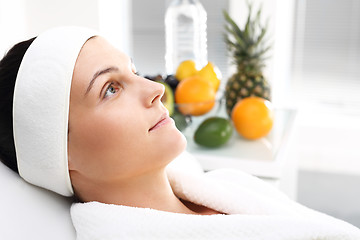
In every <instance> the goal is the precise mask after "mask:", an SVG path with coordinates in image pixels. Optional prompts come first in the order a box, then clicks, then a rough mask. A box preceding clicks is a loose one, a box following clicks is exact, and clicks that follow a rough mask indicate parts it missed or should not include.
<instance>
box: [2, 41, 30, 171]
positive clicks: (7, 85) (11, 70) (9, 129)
mask: <svg viewBox="0 0 360 240" xmlns="http://www.w3.org/2000/svg"><path fill="white" fill-rule="evenodd" d="M34 40H35V38H31V39H29V40H26V41H23V42H20V43H18V44H16V45H14V46H13V47H12V48H11V49H10V50H9V51H8V52H7V53H6V55H5V56H4V57H3V59H2V60H1V61H0V160H1V161H2V162H3V163H4V164H5V165H6V166H8V167H9V168H11V169H12V170H14V171H15V172H17V173H19V171H18V167H17V161H16V152H15V145H14V135H13V116H12V111H13V96H14V87H15V81H16V76H17V73H18V71H19V67H20V63H21V61H22V59H23V57H24V54H25V52H26V50H27V49H28V48H29V46H30V44H31V43H32V42H33V41H34Z"/></svg>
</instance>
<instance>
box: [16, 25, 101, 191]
mask: <svg viewBox="0 0 360 240" xmlns="http://www.w3.org/2000/svg"><path fill="white" fill-rule="evenodd" d="M94 35H96V33H95V32H94V31H93V30H90V29H86V28H80V27H58V28H53V29H50V30H48V31H46V32H44V33H42V34H40V35H39V36H38V37H37V38H36V39H35V40H34V42H33V43H32V44H31V45H30V47H29V49H28V50H27V51H26V53H25V55H24V58H23V60H22V62H21V65H20V68H19V72H18V75H17V78H16V85H15V91H14V103H13V119H14V120H13V126H14V140H15V148H16V155H17V162H18V168H19V173H20V176H21V177H22V178H24V179H25V180H26V181H28V182H30V183H32V184H34V185H37V186H40V187H43V188H46V189H49V190H52V191H54V192H57V193H59V194H61V195H64V196H71V195H72V194H73V189H72V186H71V182H70V177H69V171H68V161H67V133H68V114H69V97H70V86H71V80H72V75H73V69H74V66H75V62H76V59H77V57H78V54H79V52H80V50H81V48H82V46H83V44H84V43H85V42H86V41H87V40H88V39H89V38H90V37H92V36H94Z"/></svg>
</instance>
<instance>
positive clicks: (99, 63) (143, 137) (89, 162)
mask: <svg viewBox="0 0 360 240" xmlns="http://www.w3.org/2000/svg"><path fill="white" fill-rule="evenodd" d="M163 94H164V87H163V85H162V84H159V83H156V82H153V81H150V80H147V79H145V78H142V77H140V76H137V75H136V74H135V68H134V66H133V64H132V61H131V59H130V58H129V57H128V56H127V55H125V54H124V53H122V52H120V51H119V50H117V49H116V48H114V47H113V46H112V45H110V44H109V43H108V42H107V41H106V40H104V39H103V38H101V37H95V38H92V39H90V40H88V41H87V42H86V43H85V45H84V46H83V48H82V50H81V52H80V54H79V57H78V59H77V61H76V65H75V69H74V74H73V79H72V86H71V93H70V113H69V140H68V154H69V169H70V175H71V178H72V180H73V178H76V177H77V176H76V175H81V177H82V179H86V181H89V183H91V182H92V183H96V184H100V185H101V184H103V183H105V184H106V183H113V182H115V181H119V180H123V179H127V178H129V177H134V176H139V175H141V174H147V173H149V172H151V171H154V170H158V169H161V168H163V167H164V166H166V165H167V164H168V163H169V162H170V161H171V160H172V159H173V158H174V157H176V156H177V155H179V154H180V153H181V152H182V151H183V150H184V148H185V146H186V141H185V138H184V137H183V135H182V134H181V133H180V132H179V131H178V130H177V129H176V127H175V124H174V122H173V121H172V120H171V118H169V117H168V112H167V110H166V108H165V107H164V106H163V104H162V103H161V101H160V99H161V97H162V95H163ZM73 183H74V182H73ZM74 187H75V189H76V186H74Z"/></svg>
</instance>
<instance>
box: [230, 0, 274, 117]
mask: <svg viewBox="0 0 360 240" xmlns="http://www.w3.org/2000/svg"><path fill="white" fill-rule="evenodd" d="M248 7H249V15H248V18H247V22H246V24H245V27H244V28H243V29H240V28H239V27H238V26H237V25H236V23H235V22H234V21H233V19H231V18H230V16H229V14H228V13H227V12H226V11H224V17H225V20H226V22H227V25H226V31H227V33H228V34H227V35H226V36H225V41H226V44H227V48H228V50H229V52H230V54H231V55H232V57H233V62H234V63H235V64H236V67H237V72H236V73H235V74H234V75H232V76H231V77H230V79H229V80H228V82H227V84H226V89H225V98H226V111H227V113H228V114H229V116H231V111H232V109H233V107H234V106H235V104H236V103H237V102H238V101H239V100H241V99H243V98H246V97H250V96H258V97H262V98H265V99H267V100H269V101H270V86H269V84H268V82H267V81H266V79H265V78H264V76H263V74H262V68H263V67H264V66H265V64H264V61H265V59H266V56H265V54H266V53H267V52H268V50H269V49H270V48H271V46H270V45H265V40H264V39H265V35H266V31H267V28H266V27H263V26H261V24H260V16H261V9H259V10H258V11H257V14H256V16H255V18H253V17H252V13H251V12H252V6H251V4H249V5H248Z"/></svg>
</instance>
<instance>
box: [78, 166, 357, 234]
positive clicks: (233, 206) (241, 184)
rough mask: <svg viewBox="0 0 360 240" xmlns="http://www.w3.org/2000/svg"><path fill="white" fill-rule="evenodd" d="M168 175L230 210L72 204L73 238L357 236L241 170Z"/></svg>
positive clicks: (185, 195)
mask: <svg viewBox="0 0 360 240" xmlns="http://www.w3.org/2000/svg"><path fill="white" fill-rule="evenodd" d="M168 176H169V180H170V183H171V186H172V188H173V191H174V192H175V194H176V195H177V196H178V197H179V198H182V199H184V200H187V201H191V202H193V203H196V204H199V205H204V206H206V207H209V208H212V209H215V210H218V211H220V212H223V213H226V214H229V215H205V216H201V215H188V214H179V213H170V212H164V211H158V210H153V209H145V208H134V207H127V206H120V205H108V204H102V203H98V202H90V203H76V204H73V206H72V207H71V216H72V220H73V224H74V226H75V229H76V232H77V239H78V240H85V239H102V240H103V239H256V240H260V239H266V240H272V239H276V240H278V239H286V240H292V239H294V240H295V239H297V240H300V239H301V240H305V239H321V240H326V239H337V240H338V239H341V240H342V239H344V240H345V239H354V240H355V239H360V230H359V229H358V228H356V227H354V226H352V225H350V224H348V223H346V222H344V221H341V220H338V219H335V218H333V217H330V216H327V215H325V214H322V213H319V212H316V211H314V210H311V209H308V208H306V207H304V206H302V205H300V204H297V203H295V202H294V201H292V200H290V199H289V198H287V197H286V196H285V195H284V194H282V193H281V192H279V191H278V190H277V189H275V188H273V187H272V186H270V185H269V184H267V183H265V182H263V181H262V180H259V179H257V178H256V177H253V176H250V175H248V174H246V173H243V172H240V171H234V170H216V171H212V172H209V173H205V174H200V173H196V174H194V173H192V174H189V173H186V172H185V171H176V170H174V169H169V171H168Z"/></svg>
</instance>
